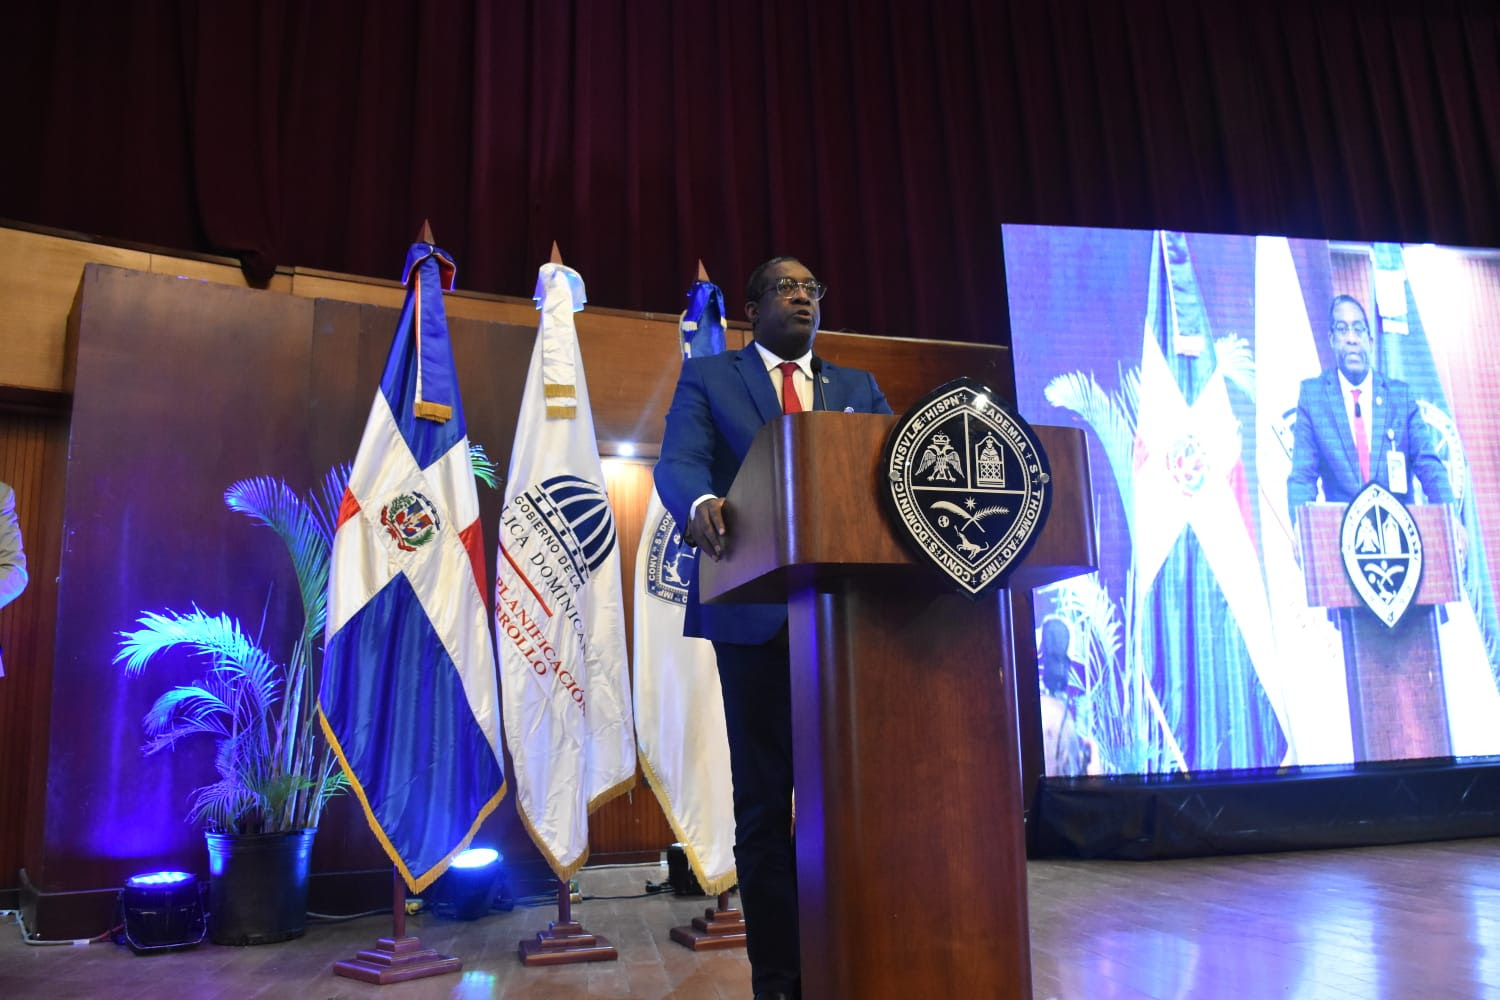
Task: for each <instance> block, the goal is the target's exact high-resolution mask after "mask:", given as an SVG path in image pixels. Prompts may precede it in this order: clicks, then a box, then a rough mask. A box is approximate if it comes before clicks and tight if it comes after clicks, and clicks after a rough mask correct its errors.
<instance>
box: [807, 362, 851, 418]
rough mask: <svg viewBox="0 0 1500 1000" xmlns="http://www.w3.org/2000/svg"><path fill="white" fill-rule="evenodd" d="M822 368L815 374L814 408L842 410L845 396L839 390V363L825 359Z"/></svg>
mask: <svg viewBox="0 0 1500 1000" xmlns="http://www.w3.org/2000/svg"><path fill="white" fill-rule="evenodd" d="M822 369H823V370H822V371H820V372H818V373H817V374H815V375H814V376H813V409H815V410H842V409H843V408H844V397H843V395H842V394H841V393H840V392H839V385H840V382H839V380H838V376H837V373H838V365H831V364H829V363H828V362H827V361H824V362H823V364H822Z"/></svg>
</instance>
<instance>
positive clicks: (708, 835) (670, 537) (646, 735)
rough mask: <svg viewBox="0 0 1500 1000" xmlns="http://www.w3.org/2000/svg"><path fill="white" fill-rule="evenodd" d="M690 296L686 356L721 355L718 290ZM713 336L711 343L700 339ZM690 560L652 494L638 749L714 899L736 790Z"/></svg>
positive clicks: (639, 609)
mask: <svg viewBox="0 0 1500 1000" xmlns="http://www.w3.org/2000/svg"><path fill="white" fill-rule="evenodd" d="M689 297H690V299H691V302H690V304H689V306H688V309H687V311H685V312H684V313H683V314H682V320H681V329H682V344H683V352H684V353H685V354H686V353H689V351H691V356H692V357H702V356H703V355H704V354H706V353H717V352H719V351H722V350H723V349H724V335H723V325H724V318H723V308H724V306H723V297H722V295H721V294H720V293H719V289H718V287H717V286H716V285H713V284H710V283H709V282H706V281H700V282H698V283H697V285H695V286H694V288H693V291H692V292H691V293H689ZM709 327H716V330H712V331H711V330H709V329H708V328H709ZM712 332H716V333H717V337H716V338H715V337H713V336H707V335H705V334H708V333H712ZM690 345H692V346H690ZM697 553H698V550H697V549H694V548H691V547H689V546H688V545H686V544H684V542H683V539H682V531H681V529H680V528H679V527H678V526H677V522H676V521H675V520H674V519H673V518H672V515H671V514H669V513H667V509H666V508H665V507H664V506H662V502H661V498H660V497H658V496H657V494H656V490H655V489H653V490H652V491H651V504H650V506H648V507H647V508H646V525H645V530H644V531H643V532H642V533H641V546H640V549H639V551H638V552H637V553H636V557H635V729H636V742H637V744H638V745H639V747H640V753H641V767H642V769H643V770H644V771H645V772H646V777H647V779H648V780H649V781H650V783H651V790H652V791H653V792H655V793H656V799H657V801H658V802H660V803H661V808H662V812H664V813H665V814H666V816H667V822H668V823H670V824H671V825H672V832H673V833H674V834H675V835H676V836H677V839H678V840H679V841H680V842H681V843H682V846H683V852H684V853H685V854H686V855H687V859H688V864H689V865H690V866H691V867H692V869H693V874H694V875H695V876H696V877H697V879H698V884H699V886H701V887H702V889H703V891H704V892H706V893H708V894H710V895H718V894H719V893H721V892H726V891H728V890H729V888H730V887H731V886H733V885H734V883H735V881H736V875H735V867H734V784H733V782H732V780H731V778H730V773H729V734H728V732H727V730H726V728H725V725H724V694H723V691H722V690H721V689H720V687H719V669H718V664H717V661H716V660H715V659H714V648H713V644H712V643H710V642H709V641H708V640H707V639H695V638H693V637H691V636H685V635H683V634H682V619H683V612H684V609H685V608H686V607H687V586H688V580H689V579H690V578H691V576H692V574H693V572H694V569H693V561H694V560H695V559H696V558H697Z"/></svg>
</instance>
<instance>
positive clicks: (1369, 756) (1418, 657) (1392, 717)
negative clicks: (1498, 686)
mask: <svg viewBox="0 0 1500 1000" xmlns="http://www.w3.org/2000/svg"><path fill="white" fill-rule="evenodd" d="M1346 508H1347V505H1346V504H1339V503H1314V504H1308V505H1306V506H1304V507H1302V508H1301V509H1300V510H1298V512H1297V543H1298V546H1299V547H1300V550H1301V558H1302V572H1303V575H1304V576H1305V578H1306V580H1307V603H1308V605H1309V606H1310V607H1319V608H1327V609H1328V610H1329V611H1330V612H1331V613H1332V615H1333V618H1334V620H1335V623H1336V624H1337V625H1338V629H1339V636H1340V637H1341V639H1342V641H1343V646H1344V673H1345V682H1346V685H1347V687H1348V691H1349V722H1350V729H1351V731H1352V734H1353V736H1354V759H1355V760H1356V761H1367V760H1402V759H1410V758H1422V757H1448V756H1451V755H1452V753H1453V749H1452V742H1451V739H1450V736H1449V732H1448V707H1447V701H1446V696H1445V694H1444V690H1443V663H1442V653H1441V650H1440V648H1439V645H1438V606H1439V605H1442V604H1446V603H1448V602H1450V601H1458V600H1462V599H1463V594H1462V589H1461V578H1460V571H1459V560H1458V544H1457V541H1458V540H1457V536H1456V534H1455V532H1454V525H1453V518H1452V515H1451V512H1450V511H1449V508H1448V507H1447V506H1446V505H1441V504H1431V505H1416V506H1412V507H1409V508H1407V510H1408V511H1409V513H1410V514H1411V516H1412V518H1413V520H1415V521H1416V524H1417V530H1418V532H1419V533H1420V535H1421V541H1422V565H1421V580H1420V583H1419V584H1418V585H1417V591H1416V595H1415V597H1414V598H1413V599H1412V606H1411V607H1410V608H1409V609H1408V610H1407V612H1406V614H1405V615H1404V616H1402V617H1401V619H1400V620H1399V621H1398V622H1397V623H1396V625H1395V627H1387V625H1386V624H1385V623H1384V622H1382V621H1381V620H1380V619H1379V618H1378V617H1376V615H1375V614H1374V612H1372V611H1371V610H1370V609H1369V608H1368V607H1366V606H1365V604H1364V601H1363V600H1361V598H1360V595H1359V594H1358V593H1357V592H1356V591H1355V589H1354V585H1353V584H1352V583H1351V582H1350V579H1349V573H1348V571H1347V570H1346V568H1345V564H1344V557H1343V553H1342V551H1341V547H1340V535H1341V533H1342V528H1343V521H1344V513H1345V510H1346Z"/></svg>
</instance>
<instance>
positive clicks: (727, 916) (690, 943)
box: [670, 257, 745, 951]
mask: <svg viewBox="0 0 1500 1000" xmlns="http://www.w3.org/2000/svg"><path fill="white" fill-rule="evenodd" d="M698 280H699V281H708V280H709V277H708V269H707V268H705V267H704V266H703V258H702V257H700V258H698ZM670 934H671V937H672V940H673V941H676V942H677V943H678V944H680V945H682V946H684V947H686V948H691V949H692V950H693V951H713V950H717V949H720V948H743V947H745V915H744V914H743V913H741V912H740V911H739V910H737V909H734V908H732V907H730V905H729V890H728V889H725V890H724V891H723V892H721V893H719V897H718V899H717V900H715V903H714V905H713V906H711V907H707V908H705V909H704V911H703V916H701V917H694V918H693V922H692V923H691V924H684V925H682V926H680V927H673V928H672V930H671V931H670Z"/></svg>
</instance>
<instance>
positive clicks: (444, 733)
mask: <svg viewBox="0 0 1500 1000" xmlns="http://www.w3.org/2000/svg"><path fill="white" fill-rule="evenodd" d="M453 273H454V266H453V260H452V259H451V258H450V257H449V256H448V255H447V254H446V253H444V252H443V251H442V250H439V249H438V248H437V247H435V246H433V245H432V244H430V243H415V244H413V245H412V248H411V250H410V252H409V253H408V254H407V257H406V269H405V271H404V273H403V276H402V280H403V281H404V282H405V284H406V287H407V292H406V304H405V305H404V306H403V307H402V310H401V319H400V321H399V322H398V323H397V326H396V337H395V341H394V342H393V343H392V344H391V353H390V357H389V358H388V359H387V360H386V364H385V373H384V374H383V375H382V376H381V378H380V390H379V391H378V392H377V393H376V394H375V404H374V405H373V406H372V407H371V408H370V419H369V421H368V422H367V423H366V424H365V433H364V437H363V438H362V439H361V441H360V445H359V454H358V456H357V457H356V458H355V460H354V469H353V472H352V473H351V474H350V477H349V486H348V488H347V489H346V490H345V492H344V501H343V505H342V507H341V508H340V510H339V523H338V528H337V531H336V532H335V534H334V538H333V562H332V566H331V569H330V571H329V576H328V630H327V642H326V646H325V652H324V655H323V682H322V689H321V691H320V693H319V696H318V710H319V713H320V717H321V721H322V724H323V733H324V735H325V736H327V738H328V742H329V744H330V745H331V746H332V747H333V750H334V752H335V753H336V754H338V758H339V761H340V763H342V764H343V767H344V773H345V774H347V775H348V776H349V780H350V782H352V783H353V785H354V792H355V794H356V795H357V796H358V797H359V802H360V805H361V806H362V807H363V808H364V811H365V818H366V819H367V820H368V821H369V823H370V828H371V829H372V830H374V831H375V835H376V837H378V838H379V840H380V843H381V845H382V846H383V847H384V848H385V851H386V853H387V854H388V855H390V858H391V861H392V862H394V863H395V865H396V868H397V870H399V871H400V872H401V877H402V878H403V879H405V881H406V884H407V887H408V888H410V889H411V891H413V892H421V891H422V890H423V889H425V888H426V887H427V886H429V885H431V884H432V882H433V881H434V880H435V879H437V877H438V876H439V875H441V874H442V873H443V872H444V871H445V870H446V869H447V867H448V864H449V862H450V861H452V859H453V857H454V855H456V854H457V853H458V852H459V851H461V850H463V849H464V848H465V847H467V846H468V844H469V841H470V839H471V838H472V837H473V836H474V833H475V831H477V830H478V829H479V825H480V823H482V822H483V821H484V818H485V817H486V816H488V815H489V814H490V813H491V812H493V811H494V809H495V807H496V806H497V805H499V804H500V801H501V799H503V798H504V797H505V773H504V770H503V768H502V765H501V759H502V758H501V753H500V716H499V710H498V707H499V699H498V696H497V691H496V685H495V660H494V654H493V651H492V649H491V647H490V634H489V616H488V611H487V609H486V608H485V604H484V585H483V578H484V546H483V536H482V531H481V527H480V522H479V501H478V496H477V494H476V492H475V486H474V471H473V467H472V465H471V464H470V462H469V439H468V436H467V431H466V430H465V428H464V411H463V406H462V405H461V404H460V403H459V398H458V381H457V379H456V378H455V376H454V371H453V352H452V349H451V348H450V347H449V343H448V322H447V318H446V316H445V315H444V313H443V293H442V290H443V288H445V287H452V283H453Z"/></svg>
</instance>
